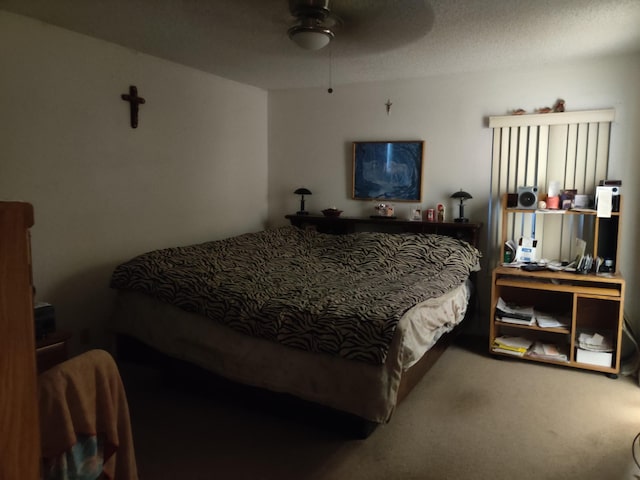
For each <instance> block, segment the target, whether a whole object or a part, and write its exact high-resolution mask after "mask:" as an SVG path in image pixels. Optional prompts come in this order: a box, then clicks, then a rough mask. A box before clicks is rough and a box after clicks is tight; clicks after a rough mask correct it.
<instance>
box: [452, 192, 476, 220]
mask: <svg viewBox="0 0 640 480" xmlns="http://www.w3.org/2000/svg"><path fill="white" fill-rule="evenodd" d="M451 198H457V199H459V200H460V217H459V218H456V219H454V222H468V221H469V219H468V218H464V201H465V200H469V199H470V198H473V197H472V196H471V194H470V193H468V192H465V191H464V190H462V189H460V191H459V192H456V193H454V194H452V195H451Z"/></svg>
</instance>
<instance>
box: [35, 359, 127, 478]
mask: <svg viewBox="0 0 640 480" xmlns="http://www.w3.org/2000/svg"><path fill="white" fill-rule="evenodd" d="M38 398H39V406H40V431H41V437H42V457H43V459H44V460H45V462H46V461H47V460H52V459H55V458H56V457H58V456H59V455H61V454H62V453H64V452H66V451H68V450H69V449H70V448H71V447H72V446H73V445H74V444H75V443H76V442H77V438H76V435H96V436H98V437H102V438H103V439H104V474H105V477H106V478H108V479H113V480H136V479H137V478H138V473H137V468H136V461H135V455H134V449H133V437H132V433H131V424H130V422H129V406H128V404H127V398H126V394H125V391H124V386H123V385H122V379H121V378H120V373H119V371H118V367H117V365H116V363H115V361H114V360H113V357H112V356H111V355H110V354H109V353H107V352H106V351H104V350H91V351H88V352H86V353H83V354H81V355H78V356H77V357H73V358H71V359H70V360H67V361H66V362H64V363H61V364H59V365H57V366H55V367H53V368H51V369H50V370H47V371H45V372H43V373H42V374H40V375H39V377H38Z"/></svg>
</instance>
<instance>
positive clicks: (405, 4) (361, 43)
mask: <svg viewBox="0 0 640 480" xmlns="http://www.w3.org/2000/svg"><path fill="white" fill-rule="evenodd" d="M289 14H290V16H291V17H293V22H294V23H293V25H290V26H289V29H288V30H287V33H288V35H289V38H290V39H291V40H292V41H293V42H294V43H296V44H297V45H298V46H300V47H302V48H304V49H306V50H320V49H322V48H323V47H326V46H327V45H329V43H331V41H332V40H334V38H336V37H337V33H338V32H339V37H340V40H341V44H342V47H343V52H345V53H346V51H348V50H349V48H347V49H346V50H345V49H344V47H345V45H351V46H352V47H353V48H356V49H357V50H358V51H359V52H362V51H363V50H367V51H371V52H379V51H382V50H388V49H392V48H395V47H398V46H401V45H405V44H407V43H411V42H412V41H414V40H416V39H417V38H419V37H422V36H424V35H426V34H427V33H428V32H429V31H430V30H431V27H432V26H433V10H432V9H431V7H430V5H429V2H427V1H426V0H289ZM356 45H357V47H356Z"/></svg>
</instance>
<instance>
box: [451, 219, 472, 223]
mask: <svg viewBox="0 0 640 480" xmlns="http://www.w3.org/2000/svg"><path fill="white" fill-rule="evenodd" d="M453 221H454V222H457V223H469V219H468V218H454V220H453Z"/></svg>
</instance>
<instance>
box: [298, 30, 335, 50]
mask: <svg viewBox="0 0 640 480" xmlns="http://www.w3.org/2000/svg"><path fill="white" fill-rule="evenodd" d="M333 37H334V34H333V32H332V31H331V30H330V29H328V28H324V27H321V26H318V25H312V26H309V25H296V26H293V27H291V28H290V29H289V38H290V39H291V40H293V42H294V43H295V44H296V45H298V46H299V47H301V48H304V49H305V50H320V49H321V48H324V47H326V46H327V45H329V43H330V42H331V40H332V39H333Z"/></svg>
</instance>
